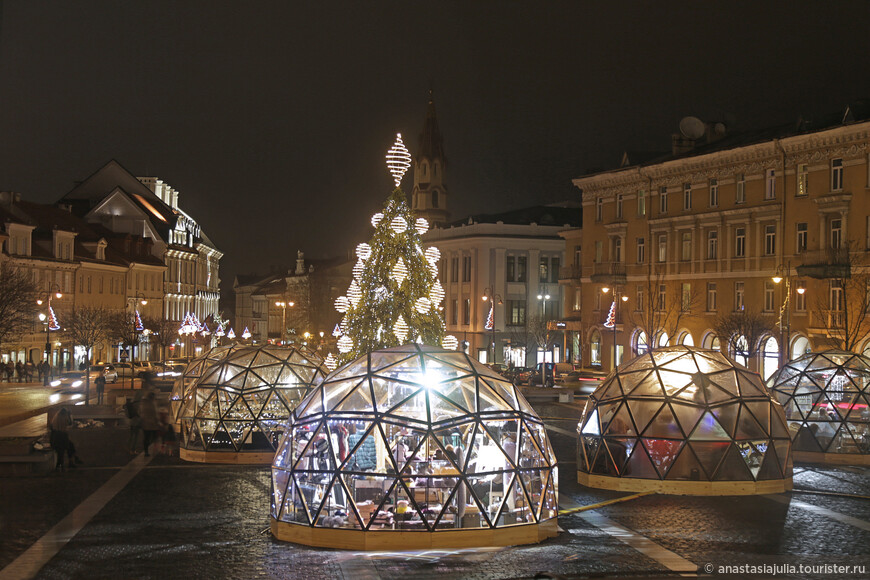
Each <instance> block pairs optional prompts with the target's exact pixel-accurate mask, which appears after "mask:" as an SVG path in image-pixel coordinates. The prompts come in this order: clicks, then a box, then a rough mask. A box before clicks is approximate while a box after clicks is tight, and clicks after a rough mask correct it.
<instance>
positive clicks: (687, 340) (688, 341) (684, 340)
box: [677, 332, 695, 346]
mask: <svg viewBox="0 0 870 580" xmlns="http://www.w3.org/2000/svg"><path fill="white" fill-rule="evenodd" d="M677 344H678V345H679V344H683V345H686V346H695V340H694V339H693V338H692V334H691V333H690V332H684V333H682V334H680V337H679V338H678V339H677Z"/></svg>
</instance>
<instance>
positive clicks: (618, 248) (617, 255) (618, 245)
mask: <svg viewBox="0 0 870 580" xmlns="http://www.w3.org/2000/svg"><path fill="white" fill-rule="evenodd" d="M613 261H614V262H622V238H620V237H615V238H613Z"/></svg>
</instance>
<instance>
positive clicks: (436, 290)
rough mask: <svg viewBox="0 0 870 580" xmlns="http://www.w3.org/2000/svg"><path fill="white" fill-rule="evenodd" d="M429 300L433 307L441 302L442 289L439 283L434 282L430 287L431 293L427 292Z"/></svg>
mask: <svg viewBox="0 0 870 580" xmlns="http://www.w3.org/2000/svg"><path fill="white" fill-rule="evenodd" d="M429 298H430V299H431V300H432V304H434V305H435V306H439V305H440V304H441V301H442V300H444V288H443V287H442V286H441V282H440V281H438V280H435V284H434V285H433V286H432V291H431V292H429Z"/></svg>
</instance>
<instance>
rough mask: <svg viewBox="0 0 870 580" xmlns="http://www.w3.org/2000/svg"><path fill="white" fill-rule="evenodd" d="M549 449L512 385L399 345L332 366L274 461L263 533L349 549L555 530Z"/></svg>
mask: <svg viewBox="0 0 870 580" xmlns="http://www.w3.org/2000/svg"><path fill="white" fill-rule="evenodd" d="M557 480H558V475H557V468H556V458H555V455H554V454H553V450H552V448H551V446H550V442H549V440H548V438H547V434H546V431H545V428H544V425H543V423H542V421H541V420H540V418H538V416H537V415H536V414H535V412H534V410H533V409H532V408H531V406H530V405H529V404H528V403H527V402H526V400H525V399H524V398H523V396H522V395H521V394H520V393H519V392H518V390H517V389H516V388H515V387H514V385H512V384H511V383H510V382H508V381H506V380H504V379H503V378H502V377H500V376H499V375H497V374H495V373H494V372H492V371H490V370H489V369H487V368H486V367H484V366H483V365H481V364H479V363H477V362H476V361H474V360H472V359H471V358H470V357H468V356H467V355H466V354H464V353H460V352H455V351H448V350H444V349H441V348H437V347H426V346H420V345H407V346H400V347H393V348H388V349H384V350H380V351H376V352H373V353H370V354H368V355H365V356H363V357H361V358H359V359H357V360H355V361H353V362H351V363H348V364H347V365H345V366H344V367H342V368H340V369H338V370H336V371H335V372H333V373H332V374H331V375H330V376H329V377H327V379H326V380H325V381H324V382H323V383H322V384H321V385H320V386H319V387H318V388H317V389H315V390H314V391H312V392H311V393H310V394H309V395H308V396H307V397H306V398H305V400H304V401H302V403H300V405H299V407H298V408H297V409H296V411H295V412H294V413H293V416H292V417H291V419H290V421H289V424H288V426H287V429H286V433H285V436H284V438H283V439H282V441H281V444H280V447H279V449H278V452H277V453H276V455H275V459H274V462H273V464H272V494H273V498H272V532H273V534H274V535H275V536H276V537H277V538H279V539H282V540H287V541H292V542H297V543H303V544H308V545H316V546H330V547H343V548H350V549H374V548H376V547H378V548H382V547H386V546H393V547H396V548H406V549H408V548H428V547H439V546H441V547H447V546H482V545H510V544H521V543H532V542H538V541H540V540H541V539H543V538H546V537H549V536H551V535H555V533H556V514H557Z"/></svg>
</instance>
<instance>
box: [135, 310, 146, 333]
mask: <svg viewBox="0 0 870 580" xmlns="http://www.w3.org/2000/svg"><path fill="white" fill-rule="evenodd" d="M135 320H136V323H135V327H134V328H135V329H136V332H142V331H143V330H145V325H144V324H142V316H141V315H140V314H139V311H138V310H136V319H135Z"/></svg>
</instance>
